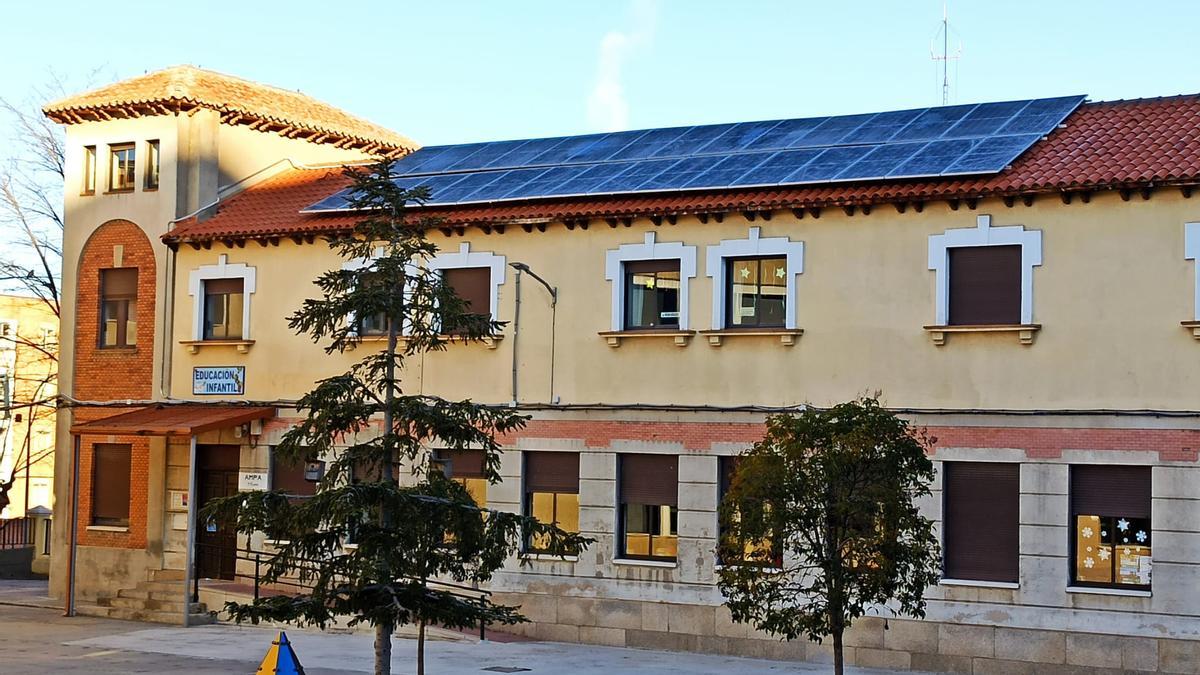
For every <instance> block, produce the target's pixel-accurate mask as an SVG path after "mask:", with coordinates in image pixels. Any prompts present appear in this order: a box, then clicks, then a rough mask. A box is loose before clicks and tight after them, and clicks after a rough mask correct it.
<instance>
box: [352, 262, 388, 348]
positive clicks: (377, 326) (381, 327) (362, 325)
mask: <svg viewBox="0 0 1200 675" xmlns="http://www.w3.org/2000/svg"><path fill="white" fill-rule="evenodd" d="M377 274H378V273H377V272H365V273H363V274H362V276H360V277H359V280H360V282H359V283H361V284H362V285H363V287H364V288H367V287H371V286H374V285H375V280H376V279H378V278H379V277H378V276H377ZM387 331H388V320H387V315H386V314H385V313H384V312H379V313H378V314H372V315H370V316H362V317H359V319H358V334H359V335H386V334H387Z"/></svg>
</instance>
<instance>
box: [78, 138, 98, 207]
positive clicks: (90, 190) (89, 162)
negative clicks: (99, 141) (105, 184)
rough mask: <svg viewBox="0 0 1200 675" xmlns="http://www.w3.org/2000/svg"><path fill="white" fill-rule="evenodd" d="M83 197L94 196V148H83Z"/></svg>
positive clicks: (87, 146)
mask: <svg viewBox="0 0 1200 675" xmlns="http://www.w3.org/2000/svg"><path fill="white" fill-rule="evenodd" d="M80 192H82V193H83V194H85V195H94V194H96V146H94V145H85V146H84V147H83V189H82V190H80Z"/></svg>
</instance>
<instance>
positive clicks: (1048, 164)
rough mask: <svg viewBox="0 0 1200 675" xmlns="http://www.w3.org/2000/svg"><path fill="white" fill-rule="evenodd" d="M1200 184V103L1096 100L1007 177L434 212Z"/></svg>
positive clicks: (232, 214)
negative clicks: (1096, 101)
mask: <svg viewBox="0 0 1200 675" xmlns="http://www.w3.org/2000/svg"><path fill="white" fill-rule="evenodd" d="M1197 182H1200V95H1189V96H1176V97H1171V98H1156V99H1136V100H1130V101H1111V102H1101V103H1088V104H1085V105H1083V106H1081V107H1080V108H1079V109H1078V110H1077V111H1076V112H1074V113H1073V114H1071V115H1070V116H1069V117H1068V118H1067V119H1066V121H1065V122H1064V125H1063V126H1062V127H1060V128H1059V129H1057V130H1055V131H1054V132H1053V133H1051V134H1050V135H1049V136H1048V137H1047V138H1045V139H1043V140H1042V141H1040V142H1038V143H1036V144H1035V145H1034V146H1033V147H1032V148H1030V149H1029V150H1028V151H1027V152H1026V153H1025V154H1024V155H1022V156H1021V157H1020V158H1018V159H1017V160H1016V161H1015V162H1013V164H1012V166H1010V167H1008V168H1006V169H1005V170H1003V171H1001V172H1000V173H998V174H993V175H987V176H964V177H949V178H939V179H918V180H907V181H874V182H862V183H836V184H825V185H808V186H798V187H787V188H754V189H728V190H708V191H702V192H680V191H674V192H665V193H650V194H637V195H617V196H609V197H592V198H567V199H561V198H560V199H542V200H528V201H521V202H502V203H492V204H474V205H465V206H452V207H431V208H429V209H428V212H429V213H431V214H436V215H439V216H441V217H442V218H443V219H444V222H445V224H446V225H447V226H459V225H471V224H505V223H522V222H526V223H527V222H545V221H559V220H579V219H586V218H623V217H635V216H651V215H664V216H669V215H684V214H703V213H717V212H725V211H765V210H773V209H798V208H821V207H828V206H852V205H853V206H865V205H872V204H880V203H889V202H924V201H928V200H937V199H977V198H981V197H989V196H1020V195H1028V194H1037V193H1045V192H1060V191H1063V192H1071V191H1091V190H1111V189H1136V188H1144V187H1149V186H1155V185H1163V184H1172V185H1187V184H1194V183H1197ZM345 185H346V179H345V178H344V177H343V176H341V175H340V173H339V172H338V171H337V170H297V171H289V172H287V173H285V174H283V175H280V176H277V177H275V178H272V179H270V180H268V181H265V182H263V183H261V184H259V185H256V186H254V187H252V188H250V189H248V190H246V191H245V192H244V193H242V194H240V195H238V196H236V197H234V198H232V199H230V200H229V201H227V202H226V203H224V204H222V205H221V206H220V208H219V210H218V213H217V215H216V216H215V217H213V218H211V219H209V220H206V221H204V222H199V223H197V222H188V223H184V224H181V225H180V226H179V227H176V228H175V229H174V230H172V231H171V232H169V233H167V234H166V235H164V239H165V240H166V241H168V242H172V243H174V242H187V241H197V242H198V241H208V240H214V239H217V240H219V239H227V238H233V239H237V238H244V237H249V238H260V237H277V236H280V235H295V234H317V233H322V232H330V231H336V230H342V229H345V228H347V227H349V226H351V225H353V223H354V222H355V221H356V220H357V219H358V217H357V216H355V215H354V214H324V215H322V214H301V213H299V211H300V210H301V209H303V208H305V207H307V206H310V205H311V204H313V203H315V202H317V201H320V200H321V199H323V198H324V197H327V196H329V195H330V194H333V193H334V192H336V191H338V190H339V189H341V188H342V187H344V186H345Z"/></svg>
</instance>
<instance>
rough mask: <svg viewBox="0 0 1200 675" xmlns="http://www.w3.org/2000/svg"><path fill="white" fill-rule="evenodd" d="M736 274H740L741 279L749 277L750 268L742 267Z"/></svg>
mask: <svg viewBox="0 0 1200 675" xmlns="http://www.w3.org/2000/svg"><path fill="white" fill-rule="evenodd" d="M738 274H741V275H742V278H743V279H749V278H750V268H748V267H743V268H742V270H741V271H740V272H738Z"/></svg>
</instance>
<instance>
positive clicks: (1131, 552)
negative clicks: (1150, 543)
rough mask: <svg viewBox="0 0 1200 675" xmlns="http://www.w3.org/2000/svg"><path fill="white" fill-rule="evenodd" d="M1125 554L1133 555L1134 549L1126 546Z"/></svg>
mask: <svg viewBox="0 0 1200 675" xmlns="http://www.w3.org/2000/svg"><path fill="white" fill-rule="evenodd" d="M1125 555H1133V549H1131V548H1128V547H1126V548H1125Z"/></svg>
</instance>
